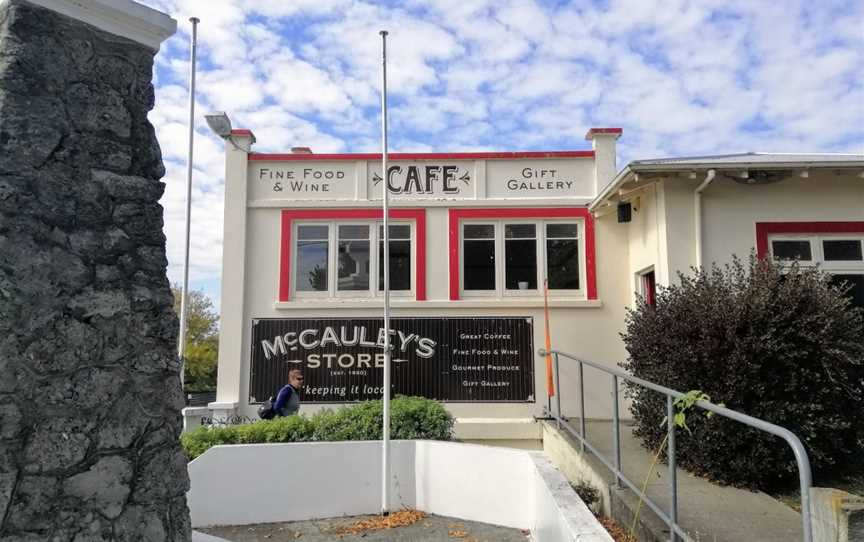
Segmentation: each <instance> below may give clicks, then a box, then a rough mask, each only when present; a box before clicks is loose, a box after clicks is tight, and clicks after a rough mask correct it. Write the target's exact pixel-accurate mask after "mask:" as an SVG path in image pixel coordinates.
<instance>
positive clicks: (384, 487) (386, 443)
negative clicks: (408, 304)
mask: <svg viewBox="0 0 864 542" xmlns="http://www.w3.org/2000/svg"><path fill="white" fill-rule="evenodd" d="M379 33H380V34H381V53H382V54H381V64H382V70H381V146H382V151H381V177H382V179H383V180H382V182H381V185H382V188H381V190H382V192H383V193H384V196H383V198H382V200H383V202H384V203H383V207H384V264H383V265H384V383H383V384H384V385H383V388H384V392H383V394H382V395H383V397H382V401H383V403H384V421H383V428H382V449H381V514H382V515H384V516H386V515H387V514H389V507H390V225H389V216H388V215H389V209H388V205H387V203H388V202H387V200H388V194H387V193H388V192H389V190H388V185H387V31H386V30H382V31H381V32H379Z"/></svg>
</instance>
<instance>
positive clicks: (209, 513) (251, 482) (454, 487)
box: [187, 441, 612, 542]
mask: <svg viewBox="0 0 864 542" xmlns="http://www.w3.org/2000/svg"><path fill="white" fill-rule="evenodd" d="M391 457H392V463H391V472H392V477H391V483H392V486H391V492H390V509H391V510H399V509H401V508H416V509H418V510H423V511H425V512H428V513H431V514H438V515H443V516H449V517H454V518H459V519H463V520H467V521H479V522H483V523H491V524H495V525H502V526H505V527H513V528H520V529H530V530H531V531H532V532H534V533H535V534H534V540H535V541H537V542H547V541H552V542H557V541H571V540H583V541H588V542H612V538H611V537H609V535H608V534H606V532H605V531H604V530H603V528H602V527H601V526H600V524H599V523H598V522H597V521H596V520H595V519H594V516H593V515H592V514H591V512H590V511H589V510H588V508H587V507H586V506H585V505H584V504H583V503H582V501H581V500H579V498H578V497H577V496H576V494H575V492H573V490H572V489H571V488H570V486H569V484H568V483H567V481H566V479H565V478H564V477H563V475H561V473H560V472H558V471H557V470H555V468H554V467H553V466H552V464H551V463H550V462H549V460H548V459H547V458H546V457H545V456H544V455H543V454H542V453H541V452H528V451H524V450H512V449H506V448H494V447H491V446H481V445H475V444H462V443H454V442H437V441H393V442H392V443H391ZM189 477H190V480H191V487H190V490H189V493H188V494H187V501H188V504H189V510H190V512H191V516H192V526H193V527H203V526H210V525H245V524H252V523H270V522H281V521H294V520H304V519H313V518H327V517H341V516H345V515H348V516H351V515H361V514H375V513H378V512H380V510H381V442H380V441H366V442H309V443H295V444H245V445H244V444H241V445H231V446H215V447H213V448H211V449H210V450H208V451H207V452H206V453H205V454H203V455H202V456H200V457H198V458H197V459H195V460H194V461H192V462H191V463H190V464H189Z"/></svg>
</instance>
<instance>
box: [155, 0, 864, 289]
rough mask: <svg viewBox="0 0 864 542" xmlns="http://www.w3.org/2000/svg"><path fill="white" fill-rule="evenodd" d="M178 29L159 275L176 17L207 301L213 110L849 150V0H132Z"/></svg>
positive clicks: (282, 147) (853, 101)
mask: <svg viewBox="0 0 864 542" xmlns="http://www.w3.org/2000/svg"><path fill="white" fill-rule="evenodd" d="M142 3H144V4H146V5H149V6H151V7H154V8H157V9H160V10H162V11H165V12H167V13H169V14H170V15H171V16H173V17H174V18H175V19H177V21H178V23H179V28H178V32H177V34H176V35H175V36H174V37H172V38H171V39H169V40H168V41H167V42H165V43H164V44H163V47H162V49H161V51H160V52H159V54H158V56H157V57H156V81H155V83H156V108H155V109H154V111H153V112H151V114H150V120H151V122H153V124H154V126H155V127H156V131H157V135H158V137H159V140H160V143H161V145H162V152H163V156H164V159H165V165H166V168H167V175H166V178H165V179H164V180H165V182H166V185H167V189H166V192H165V196H164V197H163V200H162V204H163V206H164V207H165V212H166V214H165V222H166V224H165V232H166V235H167V237H168V257H169V273H168V274H169V277H170V278H171V280H172V282H179V281H180V280H181V277H182V275H181V273H182V267H181V266H182V263H183V258H182V256H183V253H182V251H183V232H184V226H183V220H184V209H185V207H184V205H185V204H184V198H185V160H186V137H187V136H186V130H187V115H188V112H187V111H188V105H187V101H188V89H187V85H188V83H187V79H188V71H189V64H188V59H189V39H190V28H191V27H190V23H189V22H188V18H189V17H190V16H193V15H194V16H197V17H199V18H200V19H201V23H200V25H199V56H198V60H199V66H198V83H197V87H198V88H197V100H196V104H197V105H196V107H197V112H198V113H199V115H198V120H197V121H196V122H197V131H196V140H195V145H196V156H195V175H194V188H193V215H192V216H193V223H192V232H193V233H192V238H193V241H192V249H191V259H192V262H193V263H192V266H191V270H190V276H191V280H192V287H193V288H196V289H204V290H205V292H206V293H207V294H208V295H210V296H211V298H213V299H214V301H215V302H216V303H217V304H218V301H219V300H218V296H219V280H220V279H219V275H220V266H221V254H222V252H221V244H222V196H223V184H224V180H223V178H222V176H223V154H222V143H221V141H219V140H218V139H217V138H216V137H214V136H213V135H211V134H210V133H209V132H208V130H207V128H206V124H205V123H204V122H203V118H202V117H201V114H203V113H205V112H208V111H213V110H224V111H226V112H228V114H229V116H230V117H231V119H232V121H233V123H234V126H235V127H242V128H250V129H252V130H253V131H254V132H255V135H256V136H257V139H258V142H257V144H256V145H255V150H258V151H263V152H275V151H287V150H288V149H289V148H290V147H292V146H309V147H311V148H312V149H313V151H315V152H375V151H380V136H379V133H380V128H379V103H380V95H379V86H380V83H379V81H380V55H381V51H380V47H381V43H380V37H379V36H378V31H379V30H380V29H382V28H386V29H387V30H389V32H390V36H389V39H388V49H389V54H388V56H389V62H388V86H389V95H390V111H389V113H390V142H391V151H468V150H570V149H585V148H589V145H588V142H586V141H584V134H585V132H586V130H587V129H588V128H590V127H592V126H598V127H600V126H615V127H622V128H623V129H624V135H623V137H622V138H621V139H620V140H619V158H618V166H619V168H620V167H623V166H624V165H625V164H626V163H627V162H629V161H630V160H636V159H645V158H657V157H664V156H691V155H702V154H725V153H734V152H743V151H774V152H847V153H849V152H852V153H864V76H862V74H864V2H857V1H851V0H850V1H845V2H840V1H831V0H819V1H818V2H813V1H811V0H784V1H783V2H774V1H768V0H729V1H724V2H708V1H702V2H688V1H679V0H665V1H662V2H661V1H659V0H657V1H651V0H632V1H616V0H607V1H593V2H588V1H586V2H564V1H557V2H556V1H540V2H535V1H531V0H517V1H506V0H495V1H485V0H479V1H471V0H408V1H405V2H370V1H354V0H291V1H285V0H245V1H239V0H144V1H143V2H142Z"/></svg>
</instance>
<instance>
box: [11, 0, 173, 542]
mask: <svg viewBox="0 0 864 542" xmlns="http://www.w3.org/2000/svg"><path fill="white" fill-rule="evenodd" d="M175 29H176V22H175V21H174V20H173V19H171V18H170V17H168V16H167V15H164V14H162V13H159V12H157V11H154V10H151V9H149V8H146V7H144V6H141V5H139V4H136V3H134V2H131V1H129V0H83V1H82V0H30V1H24V0H0V541H10V540H16V541H17V540H22V541H31V540H33V541H36V540H40V541H42V540H51V541H58V542H67V541H73V540H74V541H76V542H77V541H101V540H171V541H174V540H177V541H179V540H189V538H190V527H189V513H188V509H187V506H186V497H185V494H186V491H187V489H188V484H189V482H188V475H187V471H186V461H185V457H184V454H183V451H182V449H181V447H180V443H179V440H178V436H179V434H180V430H181V417H180V409H181V408H182V406H183V395H182V390H181V389H180V379H179V370H180V368H179V365H178V363H177V360H176V354H175V352H176V341H177V319H176V318H175V316H174V314H173V311H172V298H171V292H170V289H169V283H168V280H167V278H166V275H165V269H166V266H167V262H166V258H165V236H164V234H163V233H162V208H161V206H160V205H159V203H158V201H159V198H160V196H161V195H162V192H163V189H164V185H163V184H162V183H161V182H160V178H161V177H162V176H163V175H164V173H165V170H164V167H163V165H162V158H161V153H160V150H159V146H158V144H157V142H156V138H155V135H154V131H153V126H152V125H151V124H150V123H149V122H148V121H147V112H148V111H149V110H150V109H152V107H153V102H154V94H153V85H152V83H151V79H152V70H153V57H154V54H155V53H156V51H157V50H158V48H159V45H160V43H161V42H162V41H163V40H164V39H165V38H167V37H168V36H170V35H171V34H173V33H174V31H175Z"/></svg>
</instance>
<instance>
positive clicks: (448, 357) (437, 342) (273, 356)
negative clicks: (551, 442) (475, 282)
mask: <svg viewBox="0 0 864 542" xmlns="http://www.w3.org/2000/svg"><path fill="white" fill-rule="evenodd" d="M390 324H391V329H390V332H389V334H390V345H391V351H392V355H391V363H392V365H391V367H392V374H391V377H392V384H393V388H392V390H391V394H392V395H416V396H422V397H427V398H430V399H436V400H439V401H451V402H533V401H534V361H533V360H534V356H533V353H532V335H533V322H532V319H531V318H529V317H494V318H391V320H390ZM385 336H386V332H385V330H384V326H383V321H382V319H376V318H371V319H354V318H352V319H347V318H332V319H295V318H281V319H260V320H253V322H252V353H251V354H252V363H251V375H250V380H249V383H250V384H249V388H250V389H249V402H250V403H259V402H261V401H263V400H265V399H267V398H268V397H270V396H273V395H276V392H277V391H278V390H279V388H281V387H282V386H284V385H285V383H287V382H288V372H289V371H290V370H291V369H294V368H298V369H302V370H303V373H304V375H305V386H304V388H303V390H302V391H301V393H300V401H301V403H343V402H353V401H363V400H368V399H380V398H381V395H382V392H383V389H382V383H383V367H384V352H383V346H384V340H385Z"/></svg>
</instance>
